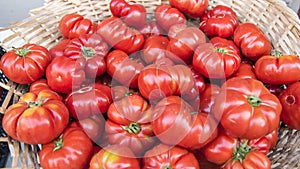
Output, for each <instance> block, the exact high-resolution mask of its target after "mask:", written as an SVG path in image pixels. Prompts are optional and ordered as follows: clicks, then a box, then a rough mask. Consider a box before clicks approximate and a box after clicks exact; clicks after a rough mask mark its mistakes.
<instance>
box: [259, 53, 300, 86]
mask: <svg viewBox="0 0 300 169" xmlns="http://www.w3.org/2000/svg"><path fill="white" fill-rule="evenodd" d="M254 68H255V69H254V70H255V73H256V75H257V78H258V79H259V80H261V81H262V82H264V83H267V84H277V85H278V84H279V85H280V84H291V83H294V82H297V81H298V80H300V58H299V57H298V56H296V55H282V54H281V53H280V52H277V53H276V54H275V56H271V55H265V56H262V57H261V58H259V59H258V60H257V61H256V62H255V67H254Z"/></svg>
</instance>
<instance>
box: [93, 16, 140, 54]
mask: <svg viewBox="0 0 300 169" xmlns="http://www.w3.org/2000/svg"><path fill="white" fill-rule="evenodd" d="M97 33H98V34H100V35H101V36H102V37H103V38H104V39H105V41H106V42H107V43H108V44H110V45H111V46H112V47H113V48H115V49H119V50H122V51H124V52H126V53H127V54H130V53H134V52H136V51H138V50H139V49H141V48H142V46H143V43H144V36H143V35H142V34H141V33H140V32H139V31H138V30H135V29H132V28H130V27H129V26H127V25H126V24H125V23H124V22H123V21H122V20H121V19H120V18H118V17H110V18H107V19H104V20H102V22H101V23H100V24H99V25H98V28H97Z"/></svg>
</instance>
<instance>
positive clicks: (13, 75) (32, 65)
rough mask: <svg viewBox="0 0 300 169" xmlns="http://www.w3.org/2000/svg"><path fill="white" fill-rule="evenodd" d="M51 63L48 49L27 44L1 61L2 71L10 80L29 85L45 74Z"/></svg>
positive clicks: (0, 67) (12, 51)
mask: <svg viewBox="0 0 300 169" xmlns="http://www.w3.org/2000/svg"><path fill="white" fill-rule="evenodd" d="M50 62H51V55H50V53H49V51H48V49H46V48H45V47H43V46H40V45H37V44H25V45H23V46H21V47H20V48H17V49H12V50H9V51H7V52H6V53H5V54H4V55H3V56H2V57H1V60H0V69H1V71H2V72H3V74H4V75H5V76H6V77H7V78H8V79H10V80H12V81H14V82H16V83H19V84H29V83H32V82H34V81H36V80H38V79H39V78H41V77H42V76H43V75H44V74H45V71H46V68H47V66H48V65H49V63H50Z"/></svg>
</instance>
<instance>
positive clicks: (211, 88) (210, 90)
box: [199, 84, 221, 113]
mask: <svg viewBox="0 0 300 169" xmlns="http://www.w3.org/2000/svg"><path fill="white" fill-rule="evenodd" d="M220 91H221V89H220V87H219V86H218V85H215V84H206V87H205V90H204V91H203V92H201V93H200V104H199V105H200V111H201V112H205V113H210V112H211V108H212V106H213V105H214V103H215V98H216V96H217V95H218V94H219V93H220Z"/></svg>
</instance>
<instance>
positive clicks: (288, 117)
mask: <svg viewBox="0 0 300 169" xmlns="http://www.w3.org/2000/svg"><path fill="white" fill-rule="evenodd" d="M278 98H279V100H280V103H281V104H282V113H281V116H280V118H281V120H282V121H283V122H284V123H285V124H287V125H288V126H289V127H290V128H293V129H297V130H299V129H300V106H299V105H300V82H295V83H293V84H291V85H289V86H288V87H287V88H286V89H285V90H284V91H282V93H281V94H280V95H279V96H278Z"/></svg>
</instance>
